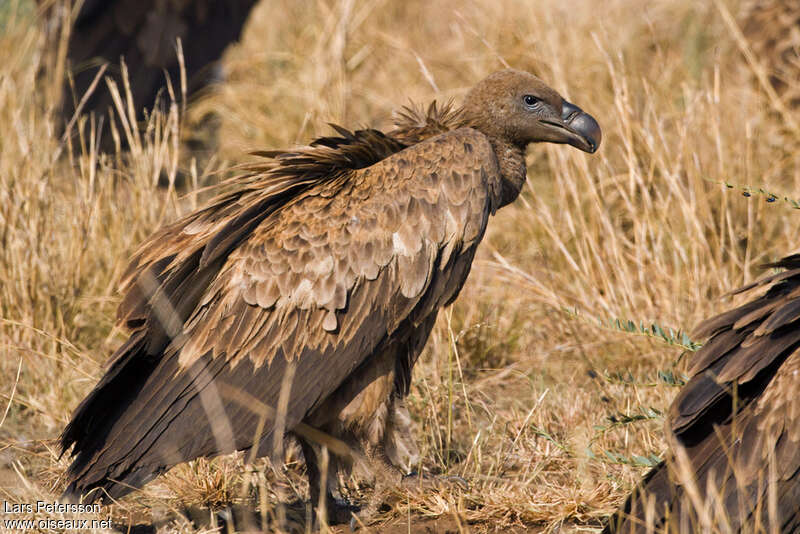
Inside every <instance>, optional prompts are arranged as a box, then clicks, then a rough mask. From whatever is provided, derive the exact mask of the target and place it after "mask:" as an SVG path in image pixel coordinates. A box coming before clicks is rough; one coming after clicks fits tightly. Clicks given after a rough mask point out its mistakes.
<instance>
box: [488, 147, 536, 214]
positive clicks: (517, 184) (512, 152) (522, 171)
mask: <svg viewBox="0 0 800 534" xmlns="http://www.w3.org/2000/svg"><path fill="white" fill-rule="evenodd" d="M489 140H490V141H491V143H492V147H493V148H494V153H495V155H496V156H497V163H498V164H499V165H500V190H499V191H498V194H497V195H496V197H495V198H494V199H493V200H494V202H493V204H494V206H495V209H499V208H502V207H503V206H505V205H507V204H511V203H512V202H514V201H515V200H516V199H517V197H518V196H519V192H520V191H522V186H523V185H525V176H526V170H527V167H526V165H525V149H524V148H523V147H520V146H517V145H515V144H512V143H509V142H507V141H502V140H498V139H492V138H489Z"/></svg>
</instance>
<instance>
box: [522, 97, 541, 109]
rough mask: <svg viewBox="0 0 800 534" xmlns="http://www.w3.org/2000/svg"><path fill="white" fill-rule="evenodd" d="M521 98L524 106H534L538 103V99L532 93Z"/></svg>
mask: <svg viewBox="0 0 800 534" xmlns="http://www.w3.org/2000/svg"><path fill="white" fill-rule="evenodd" d="M522 100H523V101H524V102H525V105H526V106H535V105H536V104H538V103H539V99H538V98H536V97H535V96H533V95H525V96H523V97H522Z"/></svg>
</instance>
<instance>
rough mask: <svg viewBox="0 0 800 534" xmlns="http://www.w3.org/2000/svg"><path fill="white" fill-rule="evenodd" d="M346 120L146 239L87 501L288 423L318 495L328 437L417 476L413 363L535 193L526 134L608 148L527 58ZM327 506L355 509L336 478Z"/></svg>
mask: <svg viewBox="0 0 800 534" xmlns="http://www.w3.org/2000/svg"><path fill="white" fill-rule="evenodd" d="M336 129H337V132H338V133H339V136H337V137H323V138H320V139H317V140H315V141H314V142H312V143H311V145H310V146H308V147H305V148H301V149H296V150H293V151H286V152H269V153H264V154H263V155H264V156H268V157H270V158H273V159H272V160H271V161H272V163H270V164H264V165H262V166H261V167H260V169H256V170H254V171H253V172H252V173H250V174H248V175H246V176H244V177H243V178H239V179H237V180H236V181H235V184H234V190H233V192H228V193H226V194H223V195H221V196H219V197H218V198H217V199H215V200H214V201H213V202H212V203H211V204H210V205H209V206H208V207H206V208H204V209H201V210H199V211H196V212H194V213H191V214H189V215H187V216H185V217H183V218H182V219H180V220H179V221H178V222H176V223H174V224H172V225H169V226H167V227H165V228H163V229H161V230H160V231H158V232H156V233H155V234H154V235H153V236H152V237H151V238H150V239H148V240H147V242H146V243H145V244H144V245H143V246H142V247H141V248H140V249H139V251H138V252H137V253H136V255H135V256H134V258H133V260H132V262H131V264H130V267H129V268H128V270H127V272H126V273H125V274H124V276H123V279H122V291H123V292H124V299H123V301H122V303H121V304H120V307H119V312H118V319H119V321H120V323H121V324H122V325H124V326H125V327H127V328H128V329H129V330H130V332H131V334H130V338H129V339H128V341H127V342H126V343H125V344H124V345H122V346H121V347H120V348H119V350H117V352H116V353H115V354H114V355H113V356H112V358H111V361H110V364H109V367H108V370H107V372H106V374H105V376H103V378H102V379H101V380H100V382H99V384H97V386H96V387H95V388H94V390H93V391H92V392H91V393H90V394H89V396H88V397H87V398H86V399H84V400H83V402H81V404H80V405H79V406H78V408H77V409H76V411H75V413H74V414H73V416H72V420H71V422H70V423H69V425H67V427H66V429H65V430H64V432H63V435H62V436H61V446H62V448H63V450H65V451H66V450H68V449H69V448H70V447H72V457H73V461H72V464H71V465H70V467H69V471H68V478H69V485H68V487H67V490H66V494H67V496H68V497H71V498H79V497H81V496H83V498H84V499H85V500H89V501H91V500H94V499H97V498H100V497H101V496H103V495H105V494H107V495H109V496H111V497H114V498H116V497H119V496H121V495H124V494H126V493H128V492H130V491H131V490H132V489H134V488H138V487H140V486H142V485H143V484H145V483H146V482H148V481H149V480H151V479H153V478H154V477H156V476H157V475H158V474H159V473H162V472H164V471H165V470H167V469H169V468H170V467H171V466H173V465H175V464H177V463H179V462H184V461H187V460H191V459H193V458H197V457H199V456H213V455H218V454H223V453H229V452H232V451H235V450H240V451H248V450H249V451H250V452H251V453H256V454H258V455H265V454H269V453H270V452H271V451H272V450H273V447H274V444H275V443H276V442H280V440H282V439H283V437H284V434H285V433H286V434H292V435H294V436H296V437H297V438H298V439H299V441H300V442H301V445H302V450H303V454H304V456H305V460H306V465H307V470H308V477H309V482H310V488H311V498H312V503H313V504H314V505H316V504H317V502H318V499H319V495H320V492H321V488H320V479H321V475H322V473H321V472H320V466H319V463H320V462H318V459H317V458H316V456H315V454H314V447H312V445H314V441H315V439H316V437H318V436H320V435H326V436H330V437H333V438H335V439H338V440H339V442H344V443H348V444H351V445H353V446H354V447H356V448H357V452H358V453H359V454H358V455H357V456H362V457H363V460H364V461H366V462H368V463H369V467H370V468H371V470H372V472H373V473H376V474H378V475H380V478H382V479H384V480H386V481H388V482H383V483H382V482H380V481H376V491H375V495H379V493H380V492H379V491H377V488H380V487H384V488H385V487H386V486H387V485H391V484H393V483H395V482H396V481H397V480H399V478H400V475H401V473H400V471H399V470H398V469H397V467H395V466H394V462H392V461H391V458H389V457H388V456H389V454H390V453H389V451H388V450H387V449H388V448H391V447H392V446H393V444H392V442H393V440H394V439H395V437H396V436H395V434H396V432H397V431H398V421H397V417H396V415H397V403H398V402H399V401H400V400H401V399H402V398H403V397H404V396H405V395H406V394H407V393H408V390H409V383H410V380H411V369H412V367H413V366H414V363H415V361H416V359H417V357H418V355H419V353H420V351H421V350H422V348H423V346H424V344H425V342H426V340H427V338H428V335H429V334H430V331H431V328H432V327H433V324H434V322H435V320H436V315H437V312H438V310H439V308H441V307H442V306H446V305H447V304H449V303H450V302H452V301H453V300H454V299H455V298H456V296H457V295H458V292H459V290H460V289H461V287H462V286H463V285H464V281H465V280H466V278H467V274H468V273H469V270H470V265H471V264H472V259H473V257H474V255H475V250H476V248H477V246H478V243H479V242H480V240H481V238H482V237H483V235H484V232H485V230H486V224H487V222H488V220H489V216H490V215H492V214H494V213H495V212H496V211H497V210H498V209H499V208H501V207H503V206H505V205H506V204H508V203H510V202H512V201H513V200H514V199H515V198H517V196H518V195H519V193H520V189H521V188H522V185H523V184H524V183H525V173H526V167H525V158H524V153H525V148H526V146H527V145H528V144H530V143H537V142H550V143H567V144H570V145H572V146H574V147H577V148H579V149H581V150H583V151H585V152H594V151H595V150H596V149H597V147H598V144H599V143H600V137H601V133H600V128H599V127H598V125H597V123H596V122H595V120H594V119H593V118H592V117H590V116H589V115H587V114H586V113H584V112H583V111H581V110H580V109H579V108H578V107H576V106H574V105H572V104H570V103H569V102H567V101H565V100H564V99H563V98H561V96H559V94H558V93H556V92H555V91H554V90H553V89H550V88H549V87H547V86H546V85H545V84H544V83H542V82H541V81H540V80H539V79H538V78H536V77H534V76H532V75H530V74H527V73H525V72H520V71H515V70H504V71H501V72H497V73H495V74H492V75H491V76H489V77H488V78H486V79H485V80H483V81H481V82H480V83H479V84H478V85H476V86H475V87H474V88H473V89H472V90H470V91H469V93H468V94H467V96H466V99H465V101H464V104H463V106H462V107H461V108H459V109H458V110H453V109H450V108H448V107H446V106H445V107H444V108H442V107H437V106H435V105H432V106H431V107H430V108H429V110H428V112H427V116H426V114H425V113H423V112H414V111H412V110H406V112H405V113H404V114H403V115H401V118H400V120H399V122H398V125H397V128H396V129H395V130H393V131H390V132H388V133H383V132H381V131H378V130H374V129H364V130H358V131H355V132H350V131H347V130H345V129H343V128H338V127H336ZM399 426H400V427H402V422H400V423H399ZM315 436H316V437H315ZM253 447H255V448H256V449H255V451H252V450H251V449H252V448H253ZM325 502H326V503H327V509H328V511H329V512H331V514H332V516H333V517H334V518H340V517H341V515H337V514H338V512H337V510H339V505H338V504H337V503H336V502H335V500H334V499H333V497H332V495H331V490H330V489H328V490H326V501H325ZM377 504H379V503H377ZM377 504H376V502H375V501H374V499H373V501H371V502H370V504H369V505H368V506H366V507H365V510H370V509H374V508H375V507H376V506H377ZM345 511H346V510H345ZM362 511H363V510H362ZM347 518H349V512H347Z"/></svg>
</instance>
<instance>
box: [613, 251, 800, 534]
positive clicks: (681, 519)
mask: <svg viewBox="0 0 800 534" xmlns="http://www.w3.org/2000/svg"><path fill="white" fill-rule="evenodd" d="M767 267H774V268H779V269H782V270H780V271H778V272H776V273H774V274H771V275H769V276H766V277H765V278H762V279H761V280H759V281H757V282H754V283H751V284H749V285H747V286H745V287H742V288H740V289H738V290H736V292H735V293H741V292H745V291H750V290H753V289H755V288H762V289H763V288H766V290H765V291H764V293H763V294H762V295H761V296H759V297H757V298H753V299H752V300H751V301H750V302H748V303H746V304H744V305H742V306H739V307H737V308H734V309H733V310H730V311H727V312H725V313H722V314H720V315H718V316H716V317H713V318H712V319H709V320H706V321H705V322H703V323H702V324H701V325H700V326H699V327H698V328H697V335H698V336H701V337H707V336H710V339H709V340H708V342H707V343H706V344H705V345H703V347H702V348H701V349H700V350H699V351H698V352H696V353H695V354H694V357H693V359H692V361H691V363H690V367H689V375H690V377H691V378H690V379H689V381H688V382H687V384H686V385H685V386H684V387H683V388H682V389H681V390H680V392H679V393H678V396H677V397H676V398H675V400H674V401H673V403H672V405H671V406H670V409H669V415H668V420H667V440H668V443H669V446H670V453H669V454H668V456H667V459H666V460H665V461H664V462H662V463H661V464H660V465H659V466H657V467H656V468H654V469H653V470H652V471H651V472H650V473H649V474H648V475H647V476H646V477H645V479H644V481H643V482H642V483H641V484H640V485H639V487H637V488H636V489H635V490H634V492H633V493H632V494H631V495H630V496H629V497H628V499H627V501H626V502H625V504H624V505H623V507H622V508H621V509H620V510H619V511H618V512H617V513H616V514H615V515H614V516H613V517H612V518H611V520H610V521H609V524H608V525H607V527H606V529H605V532H606V533H607V534H610V533H619V534H622V533H624V534H632V533H645V532H700V531H702V532H771V533H775V532H786V533H788V532H800V254H795V255H792V256H788V257H786V258H783V259H782V260H780V261H777V262H775V263H773V264H770V265H767Z"/></svg>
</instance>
